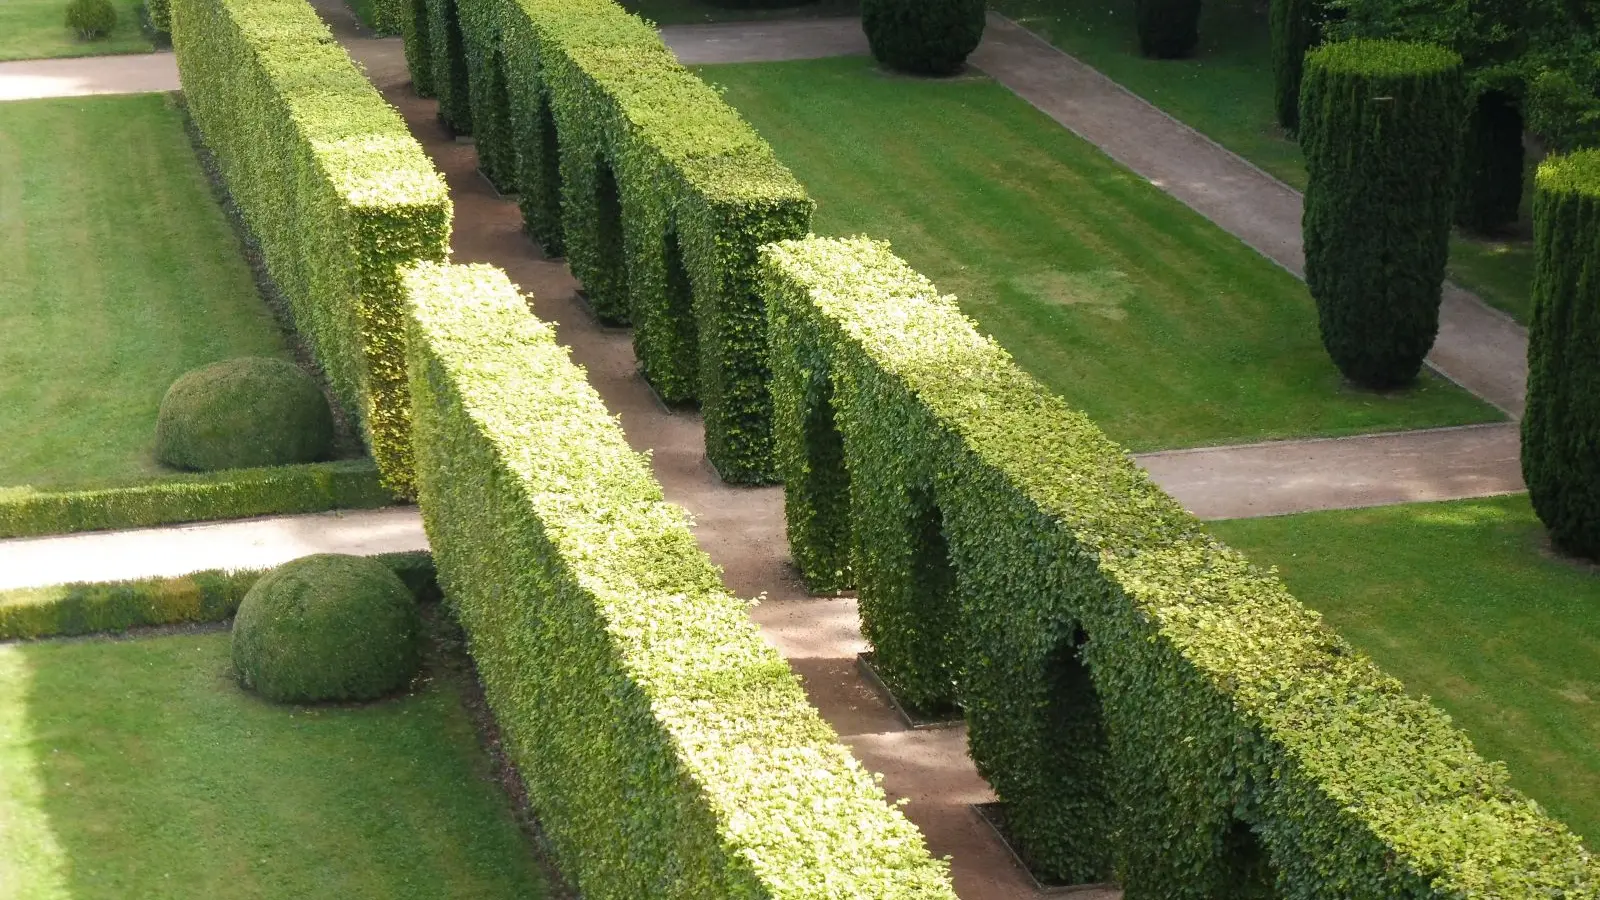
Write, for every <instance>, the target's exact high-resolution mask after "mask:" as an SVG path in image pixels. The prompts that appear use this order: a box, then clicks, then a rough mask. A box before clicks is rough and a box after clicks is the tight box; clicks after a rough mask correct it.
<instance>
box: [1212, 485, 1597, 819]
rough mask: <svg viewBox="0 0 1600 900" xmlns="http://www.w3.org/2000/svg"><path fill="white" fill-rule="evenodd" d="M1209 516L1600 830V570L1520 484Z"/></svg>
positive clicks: (1567, 815) (1536, 793) (1546, 793)
mask: <svg viewBox="0 0 1600 900" xmlns="http://www.w3.org/2000/svg"><path fill="white" fill-rule="evenodd" d="M1209 527H1210V528H1211V529H1212V530H1213V531H1214V532H1215V533H1216V534H1217V535H1218V536H1220V537H1221V538H1222V539H1223V540H1225V541H1227V542H1228V543H1229V544H1231V545H1233V546H1234V547H1237V548H1238V549H1240V550H1242V551H1244V552H1245V553H1247V554H1248V555H1249V556H1250V557H1251V558H1252V559H1254V560H1255V561H1256V562H1258V563H1260V564H1262V565H1274V566H1277V567H1278V568H1279V570H1280V571H1281V573H1282V575H1283V577H1284V580H1285V581H1287V582H1288V584H1289V587H1290V589H1291V590H1293V591H1294V593H1295V595H1296V596H1297V597H1299V598H1300V599H1301V600H1302V601H1303V602H1304V603H1305V604H1306V605H1307V606H1309V607H1311V608H1313V609H1316V610H1318V611H1320V612H1321V613H1322V614H1323V615H1324V616H1326V617H1327V618H1328V621H1329V622H1330V623H1331V624H1332V625H1333V626H1334V628H1336V629H1337V630H1338V631H1339V633H1340V634H1342V635H1344V636H1345V637H1346V638H1348V639H1349V640H1350V641H1351V642H1352V643H1354V644H1355V645H1356V646H1357V647H1359V648H1360V649H1362V650H1363V651H1365V652H1366V653H1368V654H1370V655H1371V656H1372V657H1373V658H1374V659H1376V660H1377V662H1378V664H1379V665H1381V666H1382V667H1383V668H1384V669H1386V670H1387V671H1389V672H1390V673H1392V674H1394V675H1395V676H1396V677H1398V678H1400V679H1401V680H1402V681H1404V682H1405V684H1406V687H1407V688H1408V689H1409V690H1411V691H1412V692H1414V693H1418V694H1426V695H1429V696H1430V697H1432V698H1433V700H1434V701H1435V702H1436V703H1438V704H1439V705H1440V706H1442V707H1443V708H1444V709H1445V710H1446V711H1447V712H1449V713H1450V714H1451V716H1452V717H1453V718H1454V719H1455V720H1456V722H1457V724H1459V725H1460V726H1461V727H1462V728H1463V729H1465V730H1466V732H1467V733H1468V734H1469V735H1471V736H1472V739H1473V741H1474V743H1476V744H1477V746H1478V749H1479V750H1480V751H1481V752H1482V753H1483V754H1484V755H1485V756H1487V757H1489V758H1490V759H1502V760H1505V761H1506V763H1507V764H1508V765H1509V767H1510V769H1511V774H1512V781H1513V783H1514V784H1515V785H1516V786H1517V787H1518V788H1519V789H1521V790H1522V791H1524V792H1525V793H1527V794H1528V795H1529V796H1532V797H1533V798H1535V799H1536V800H1538V801H1539V802H1540V803H1541V804H1543V805H1544V806H1545V807H1546V808H1547V809H1548V810H1549V811H1550V813H1551V814H1552V815H1554V816H1555V817H1556V818H1558V819H1561V820H1562V821H1564V822H1566V823H1567V824H1568V825H1569V826H1571V827H1572V829H1573V830H1574V831H1576V832H1577V833H1578V834H1579V835H1582V836H1583V837H1584V839H1585V841H1586V842H1587V843H1588V844H1589V845H1590V846H1591V847H1592V846H1594V845H1595V842H1596V841H1600V617H1597V616H1596V615H1595V609H1596V608H1597V607H1600V571H1597V570H1595V569H1593V568H1590V567H1586V566H1582V565H1579V564H1576V563H1571V562H1568V561H1564V560H1560V559H1557V558H1554V557H1552V556H1551V555H1550V553H1549V552H1548V550H1547V548H1546V541H1545V536H1544V529H1543V527H1542V526H1541V525H1540V523H1539V520H1538V518H1537V517H1536V516H1535V515H1534V514H1533V510H1532V508H1531V507H1530V506H1529V504H1528V500H1527V497H1526V496H1520V495H1519V496H1515V497H1500V498H1493V499H1486V500H1468V501H1458V502H1451V503H1427V504H1417V505H1407V506H1389V507H1381V508H1378V509H1369V510H1355V511H1341V512H1325V513H1308V514H1304V515H1296V516H1283V517H1278V518H1267V519H1240V520H1234V521H1227V522H1215V523H1212V524H1211V525H1210V526H1209Z"/></svg>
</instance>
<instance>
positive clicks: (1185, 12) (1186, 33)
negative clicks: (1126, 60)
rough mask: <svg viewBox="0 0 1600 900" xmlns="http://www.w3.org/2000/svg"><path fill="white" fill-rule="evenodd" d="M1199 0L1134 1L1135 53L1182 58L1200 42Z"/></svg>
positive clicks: (1162, 57)
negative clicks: (1137, 42) (1136, 23)
mask: <svg viewBox="0 0 1600 900" xmlns="http://www.w3.org/2000/svg"><path fill="white" fill-rule="evenodd" d="M1201 5H1202V4H1201V0H1135V2H1134V4H1133V6H1134V16H1135V18H1136V19H1137V21H1138V26H1139V52H1140V53H1142V54H1144V55H1145V56H1148V57H1151V58H1153V59H1182V58H1184V57H1186V56H1189V55H1191V54H1193V53H1194V48H1195V47H1196V46H1197V45H1198V44H1199V43H1200V9H1201Z"/></svg>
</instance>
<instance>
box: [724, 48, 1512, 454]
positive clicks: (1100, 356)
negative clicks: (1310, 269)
mask: <svg viewBox="0 0 1600 900" xmlns="http://www.w3.org/2000/svg"><path fill="white" fill-rule="evenodd" d="M702 74H703V75H704V76H705V77H706V78H708V79H709V80H711V81H712V82H713V83H716V84H719V85H721V86H722V87H723V88H725V90H726V94H725V96H726V97H727V99H728V100H729V102H731V103H733V104H734V105H735V106H736V107H738V109H739V110H740V111H741V112H742V113H743V114H744V115H745V116H746V117H747V118H749V120H750V121H751V122H752V123H754V124H755V126H756V128H757V129H758V130H759V131H760V132H761V134H762V136H763V137H765V138H766V139H767V140H769V141H770V142H771V143H772V144H773V146H774V147H775V148H776V149H777V152H778V155H779V157H780V158H781V159H782V160H783V161H784V162H785V163H786V164H787V165H788V166H790V167H791V168H792V169H793V170H794V172H795V174H796V175H798V176H799V178H800V180H801V182H802V183H803V184H805V186H806V189H807V191H809V192H810V193H811V195H812V196H813V197H814V198H816V200H817V203H818V212H817V217H816V220H815V228H816V230H817V232H818V233H819V234H826V235H854V234H867V235H869V236H872V237H875V238H882V239H887V240H889V241H891V242H892V243H893V244H894V247H895V250H896V252H897V253H898V254H899V255H900V256H902V257H903V258H905V259H906V260H907V261H908V262H909V263H911V265H912V266H914V267H915V268H916V269H918V270H919V271H921V272H923V273H924V274H926V275H927V276H928V277H929V278H931V279H933V281H934V283H935V284H937V285H938V286H939V288H940V289H941V290H944V291H948V292H950V293H953V294H955V295H956V296H957V297H959V298H960V300H961V305H962V308H963V309H964V310H965V311H966V312H967V313H968V314H969V315H971V316H972V317H973V318H975V319H976V320H977V321H978V323H979V325H980V326H981V327H982V328H983V330H985V331H987V332H988V333H990V334H992V335H994V336H995V338H996V339H998V340H999V341H1000V343H1001V344H1003V345H1004V346H1005V347H1006V349H1008V350H1009V351H1011V353H1012V354H1013V355H1015V357H1016V358H1017V361H1018V362H1019V363H1020V364H1021V365H1022V366H1023V368H1025V369H1027V370H1028V371H1029V372H1031V373H1032V374H1033V375H1034V376H1036V377H1037V378H1039V379H1040V380H1041V381H1043V382H1044V383H1045V384H1047V385H1048V386H1049V387H1050V388H1051V389H1053V390H1055V391H1056V392H1058V393H1060V394H1061V395H1062V396H1063V397H1065V398H1066V399H1067V400H1068V401H1069V402H1070V403H1072V404H1073V405H1075V406H1077V407H1079V408H1080V409H1082V410H1084V411H1085V412H1087V413H1088V414H1089V415H1090V416H1091V417H1093V418H1094V419H1095V421H1096V422H1097V423H1099V424H1100V425H1101V427H1103V428H1104V429H1105V430H1106V431H1107V433H1109V434H1110V435H1111V436H1112V437H1113V438H1114V439H1116V440H1118V441H1120V442H1122V443H1124V444H1126V445H1129V446H1130V447H1132V448H1133V449H1136V450H1148V449H1154V448H1161V447H1184V446H1200V445H1207V444H1224V443H1233V442H1248V441H1259V440H1267V439H1272V438H1285V437H1293V436H1304V435H1341V434H1352V433H1358V432H1367V431H1381V430H1392V429H1405V428H1420V427H1428V426H1435V425H1446V424H1461V423H1466V422H1483V421H1492V420H1496V419H1498V418H1499V417H1500V416H1499V414H1498V413H1497V412H1495V411H1494V410H1492V409H1490V408H1489V407H1487V406H1486V405H1484V404H1482V403H1481V402H1479V401H1478V400H1476V399H1475V398H1473V397H1472V396H1470V395H1469V394H1467V393H1466V392H1464V391H1462V390H1460V389H1458V388H1456V387H1455V386H1453V385H1450V384H1448V383H1446V382H1444V381H1443V380H1441V379H1439V378H1437V377H1434V376H1432V375H1431V374H1430V375H1425V376H1424V378H1423V379H1422V381H1421V382H1420V383H1419V385H1418V386H1417V387H1415V388H1414V389H1411V390H1409V391H1406V392H1402V393H1398V394H1393V395H1376V394H1372V393H1366V392H1360V391H1356V390H1353V389H1350V388H1347V387H1346V386H1344V384H1343V383H1342V381H1341V379H1340V376H1339V373H1338V371H1337V370H1336V369H1335V368H1334V366H1333V364H1332V363H1331V362H1330V361H1329V360H1328V358H1327V354H1326V353H1325V352H1324V351H1323V349H1322V346H1321V342H1320V339H1319V338H1318V335H1317V324H1316V312H1315V308H1314V307H1313V305H1312V303H1311V298H1310V296H1309V295H1308V294H1307V293H1306V288H1305V285H1304V284H1303V283H1301V282H1300V281H1299V280H1297V279H1295V278H1294V277H1293V276H1292V275H1290V274H1288V273H1287V272H1285V271H1283V270H1282V269H1280V268H1278V267H1277V266H1275V265H1273V264H1272V263H1270V262H1268V261H1267V260H1265V259H1264V258H1262V257H1261V256H1260V255H1259V254H1257V253H1256V252H1255V251H1254V250H1251V249H1250V248H1249V247H1247V246H1245V245H1244V244H1242V243H1240V242H1239V241H1238V240H1237V239H1236V238H1234V237H1233V236H1232V235H1230V234H1228V233H1226V232H1224V231H1222V230H1221V229H1219V228H1217V227H1216V226H1215V225H1212V224H1211V223H1210V222H1208V221H1206V220H1205V219H1203V218H1201V217H1200V216H1199V215H1198V214H1196V213H1195V212H1193V211H1192V210H1190V209H1189V208H1188V207H1186V206H1184V205H1182V204H1181V203H1179V202H1178V201H1177V200H1175V199H1173V198H1171V197H1169V196H1167V195H1166V194H1165V193H1163V192H1162V191H1160V190H1159V189H1157V188H1155V187H1153V186H1151V185H1150V184H1147V183H1146V182H1145V181H1143V180H1142V179H1140V178H1139V177H1138V176H1136V175H1134V174H1133V173H1131V172H1129V171H1128V170H1126V169H1124V168H1122V167H1121V166H1119V165H1118V164H1116V163H1115V162H1113V161H1111V160H1110V159H1108V158H1107V157H1105V156H1104V155H1103V154H1101V153H1100V152H1099V151H1098V150H1096V149H1095V148H1094V147H1092V146H1090V145H1089V144H1087V143H1085V142H1083V141H1082V140H1080V139H1078V138H1077V137H1075V136H1073V135H1072V134H1071V133H1070V132H1068V131H1067V130H1066V129H1064V128H1061V127H1060V126H1059V125H1057V124H1056V123H1055V122H1054V121H1052V120H1051V119H1049V118H1047V117H1045V116H1044V115H1043V114H1042V113H1040V112H1038V111H1037V110H1035V109H1033V107H1031V106H1029V105H1027V104H1026V103H1025V102H1023V101H1022V100H1020V99H1019V98H1017V97H1016V96H1015V95H1013V94H1012V93H1011V92H1010V91H1008V90H1006V89H1005V88H1004V87H1002V86H1000V85H998V84H996V83H994V82H992V81H989V80H988V79H986V78H980V77H967V78H960V79H956V80H944V81H933V80H925V79H908V78H899V77H893V76H889V75H885V74H883V73H881V72H880V71H879V70H878V69H877V68H875V67H874V66H873V64H872V63H871V62H870V61H869V60H863V59H829V60H817V61H807V62H790V63H762V64H755V65H737V66H715V67H705V68H704V69H702Z"/></svg>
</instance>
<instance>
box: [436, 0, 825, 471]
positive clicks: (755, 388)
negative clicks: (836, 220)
mask: <svg viewBox="0 0 1600 900" xmlns="http://www.w3.org/2000/svg"><path fill="white" fill-rule="evenodd" d="M457 2H459V3H460V4H461V6H460V9H461V17H462V23H463V26H464V27H466V30H467V33H468V38H467V41H466V43H467V45H468V47H469V48H470V47H471V46H472V45H473V44H474V40H475V39H474V38H473V35H474V34H478V35H483V36H485V37H484V44H483V49H481V50H480V51H477V52H469V53H466V54H464V56H465V58H466V60H467V63H468V66H469V69H470V74H471V79H472V82H473V84H474V86H475V87H474V90H473V92H472V99H473V104H474V111H473V115H474V119H475V122H476V124H478V125H479V127H480V130H481V129H482V128H483V127H484V125H483V123H484V122H499V121H501V115H502V113H501V108H502V107H501V101H502V99H503V100H504V103H505V107H504V109H505V113H504V122H505V125H504V128H503V130H502V129H501V128H500V126H498V125H494V126H491V130H490V134H489V136H488V138H487V140H486V139H485V138H484V137H482V136H480V137H479V138H478V142H479V149H480V156H481V158H482V159H483V160H484V165H485V166H487V167H489V168H490V169H492V170H493V171H492V172H490V174H491V178H492V179H493V180H494V181H495V183H496V184H497V185H500V186H502V188H503V189H507V190H516V191H517V192H518V193H519V195H520V197H519V202H520V204H521V206H522V210H523V215H524V220H525V224H526V227H527V230H528V232H529V233H530V234H532V235H533V236H534V237H535V238H537V239H538V240H539V242H540V243H541V244H542V245H543V246H544V247H545V249H546V250H547V251H548V252H552V253H563V252H564V253H565V254H566V256H567V259H568V262H569V263H570V265H571V267H572V271H573V273H574V274H575V275H576V276H577V278H578V280H579V281H580V282H581V283H582V285H583V287H584V290H585V294H586V296H587V299H588V302H589V305H590V307H591V308H592V310H593V311H594V313H595V314H596V316H597V317H599V318H600V319H601V320H602V321H605V322H608V323H611V324H625V323H632V324H633V325H634V328H635V331H634V349H635V352H636V353H637V355H638V358H639V363H640V366H641V368H642V369H643V371H644V373H645V376H646V377H647V378H648V379H649V380H650V383H651V384H652V385H653V386H654V387H655V389H656V391H657V392H658V393H659V394H660V395H661V396H662V398H663V399H665V400H666V401H667V402H669V403H682V402H689V401H695V400H698V401H699V402H700V405H701V408H702V410H703V412H704V414H705V423H706V453H707V456H708V457H709V458H710V459H711V461H712V463H713V464H714V465H715V466H716V467H717V470H718V471H719V472H720V473H721V474H722V476H723V477H724V478H726V479H728V480H729V481H734V482H755V483H759V482H764V481H769V480H771V478H772V461H771V425H770V420H771V400H770V398H769V396H768V393H767V380H768V373H767V368H766V327H765V323H766V314H765V312H764V311H763V309H762V308H761V306H760V303H759V298H758V297H757V296H756V294H755V291H754V289H753V283H752V278H753V269H754V266H755V259H756V249H757V248H758V247H760V246H761V245H762V244H764V243H767V242H769V241H774V240H780V239H785V238H793V237H798V236H800V235H803V234H805V233H806V231H807V230H808V228H809V225H810V217H811V209H812V204H811V201H810V200H809V199H808V198H807V197H806V195H805V192H804V191H803V190H802V189H801V187H800V185H799V183H798V182H797V181H795V179H794V176H793V175H791V174H790V173H789V171H788V170H787V169H785V168H784V167H783V166H782V165H781V164H780V163H779V162H778V160H777V158H776V156H774V155H773V153H772V150H771V148H770V147H768V146H767V144H766V142H764V141H762V140H761V138H760V137H759V136H758V135H756V133H755V131H754V130H753V129H751V128H750V126H749V125H748V124H747V123H746V122H745V121H744V120H743V119H742V118H740V117H739V115H738V113H736V112H735V111H734V110H733V109H732V108H730V107H729V106H728V105H727V104H726V103H724V102H723V101H722V99H721V98H720V97H719V96H718V95H717V93H716V92H715V91H714V90H712V89H711V88H710V87H709V86H707V85H706V84H705V83H704V82H702V81H700V79H698V78H696V77H695V76H694V75H693V74H692V73H690V72H689V71H687V70H686V69H684V68H683V67H682V66H680V65H679V64H678V62H677V60H676V59H675V58H674V57H673V55H672V53H671V52H670V51H669V50H667V48H666V47H665V46H664V45H663V44H662V43H661V39H660V37H659V36H658V35H657V34H656V32H655V29H653V28H652V27H650V26H649V25H647V24H646V23H644V22H643V21H641V20H640V19H638V18H637V17H635V16H632V15H629V14H627V13H626V12H624V11H623V10H622V8H621V7H619V6H617V5H616V4H614V3H612V2H610V0H457ZM496 42H497V44H496ZM491 45H495V46H491ZM496 64H498V65H500V66H502V67H503V69H502V70H501V71H495V69H494V66H495V65H496ZM480 83H484V84H489V85H501V84H503V86H504V94H503V95H501V94H500V93H499V87H491V88H487V89H484V90H478V89H477V88H476V85H478V84H480ZM436 89H438V90H439V91H440V92H441V94H442V92H443V88H442V87H439V86H438V85H437V84H436ZM502 133H503V134H504V135H506V136H507V138H506V139H505V140H504V141H502V140H501V138H500V137H499V135H500V134H502ZM486 171H487V170H486ZM507 173H509V177H507ZM502 182H504V183H502Z"/></svg>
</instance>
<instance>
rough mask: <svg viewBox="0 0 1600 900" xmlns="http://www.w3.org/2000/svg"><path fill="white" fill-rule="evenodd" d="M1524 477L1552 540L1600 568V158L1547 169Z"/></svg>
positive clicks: (1539, 218) (1542, 178)
mask: <svg viewBox="0 0 1600 900" xmlns="http://www.w3.org/2000/svg"><path fill="white" fill-rule="evenodd" d="M1536 185H1537V186H1536V189H1535V193H1534V201H1533V202H1534V207H1533V209H1534V217H1533V221H1534V252H1535V268H1534V278H1533V324H1532V326H1531V327H1530V328H1529V329H1528V408H1527V412H1526V413H1524V415H1523V418H1522V472H1523V477H1524V480H1526V481H1527V483H1528V495H1529V498H1530V499H1532V501H1533V508H1534V509H1535V510H1537V511H1538V513H1539V518H1540V519H1541V520H1543V521H1544V524H1545V527H1547V528H1549V529H1550V538H1551V541H1552V542H1553V543H1554V544H1555V545H1556V546H1557V547H1559V548H1560V549H1562V550H1563V551H1565V552H1567V553H1572V554H1575V555H1578V556H1583V557H1587V558H1589V559H1600V150H1587V151H1581V152H1578V153H1574V154H1571V155H1569V156H1562V157H1555V158H1553V159H1550V160H1547V161H1546V162H1544V163H1543V164H1541V165H1540V166H1539V173H1538V177H1537V180H1536Z"/></svg>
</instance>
